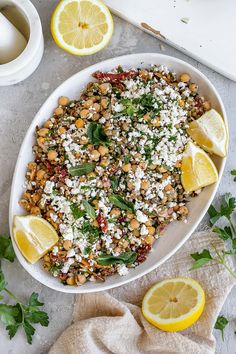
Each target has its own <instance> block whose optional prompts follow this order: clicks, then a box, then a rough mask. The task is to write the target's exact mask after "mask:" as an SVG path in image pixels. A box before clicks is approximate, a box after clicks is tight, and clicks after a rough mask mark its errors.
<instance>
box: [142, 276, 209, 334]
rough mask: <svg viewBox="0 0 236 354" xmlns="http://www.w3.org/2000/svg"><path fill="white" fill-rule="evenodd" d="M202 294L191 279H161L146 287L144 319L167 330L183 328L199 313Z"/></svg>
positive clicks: (203, 296)
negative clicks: (148, 287)
mask: <svg viewBox="0 0 236 354" xmlns="http://www.w3.org/2000/svg"><path fill="white" fill-rule="evenodd" d="M204 305H205V293H204V290H203V288H202V287H201V285H200V284H199V283H198V282H196V281H195V280H193V279H191V278H175V279H167V280H163V281H161V282H160V283H157V284H155V285H154V286H153V287H152V288H151V289H149V290H148V292H147V293H146V295H145V296H144V299H143V303H142V312H143V315H144V317H145V318H146V320H147V321H149V322H150V323H152V324H153V325H154V326H156V327H158V328H160V329H162V330H163V331H168V332H177V331H182V330H183V329H185V328H188V327H189V326H191V325H193V324H194V323H195V322H196V321H197V320H198V319H199V317H200V316H201V314H202V311H203V309H204Z"/></svg>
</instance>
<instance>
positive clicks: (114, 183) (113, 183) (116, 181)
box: [109, 176, 119, 190]
mask: <svg viewBox="0 0 236 354" xmlns="http://www.w3.org/2000/svg"><path fill="white" fill-rule="evenodd" d="M109 178H110V181H111V186H112V189H113V190H114V189H116V188H117V187H118V185H119V178H118V177H116V176H111V177H109Z"/></svg>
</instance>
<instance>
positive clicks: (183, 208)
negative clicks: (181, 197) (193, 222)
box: [179, 205, 188, 215]
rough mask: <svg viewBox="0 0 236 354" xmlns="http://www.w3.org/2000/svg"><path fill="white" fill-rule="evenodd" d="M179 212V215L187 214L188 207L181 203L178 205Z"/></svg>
mask: <svg viewBox="0 0 236 354" xmlns="http://www.w3.org/2000/svg"><path fill="white" fill-rule="evenodd" d="M179 213H180V214H181V215H187V214H188V208H187V207H186V206H185V205H182V206H180V207H179Z"/></svg>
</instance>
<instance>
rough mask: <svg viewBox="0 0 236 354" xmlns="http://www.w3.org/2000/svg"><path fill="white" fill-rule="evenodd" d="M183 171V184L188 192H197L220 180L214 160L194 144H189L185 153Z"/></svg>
mask: <svg viewBox="0 0 236 354" xmlns="http://www.w3.org/2000/svg"><path fill="white" fill-rule="evenodd" d="M181 171H182V174H181V182H182V185H183V187H184V190H185V191H186V192H192V191H196V190H197V189H200V188H202V187H205V186H208V185H210V184H212V183H215V182H216V181H217V180H218V172H217V169H216V167H215V164H214V162H213V161H212V159H211V158H210V157H209V156H208V154H207V153H206V152H205V151H204V150H202V149H201V148H199V147H198V146H196V145H195V144H194V143H192V142H189V143H188V144H187V146H186V149H185V151H184V153H183V159H182V165H181Z"/></svg>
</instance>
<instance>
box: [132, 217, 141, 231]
mask: <svg viewBox="0 0 236 354" xmlns="http://www.w3.org/2000/svg"><path fill="white" fill-rule="evenodd" d="M129 226H130V228H131V229H132V230H135V229H138V228H139V226H140V224H139V222H138V220H137V219H135V218H134V219H132V220H131V221H130V224H129Z"/></svg>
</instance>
